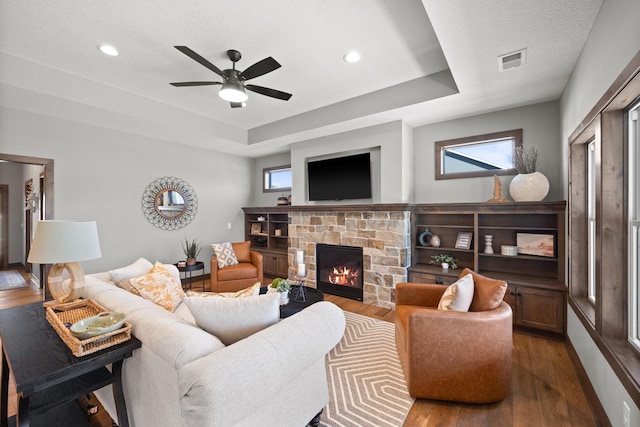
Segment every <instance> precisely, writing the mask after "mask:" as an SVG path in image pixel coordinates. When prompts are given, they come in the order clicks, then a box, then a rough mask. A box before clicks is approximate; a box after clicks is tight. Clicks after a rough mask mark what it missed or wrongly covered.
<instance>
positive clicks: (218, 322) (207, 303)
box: [184, 294, 280, 345]
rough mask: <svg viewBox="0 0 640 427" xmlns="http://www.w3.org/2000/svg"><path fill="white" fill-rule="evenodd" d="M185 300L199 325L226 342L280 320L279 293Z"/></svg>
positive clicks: (250, 333) (245, 336)
mask: <svg viewBox="0 0 640 427" xmlns="http://www.w3.org/2000/svg"><path fill="white" fill-rule="evenodd" d="M184 303H185V304H186V305H187V307H189V310H190V311H191V314H192V315H193V318H194V319H195V320H196V324H197V325H198V326H199V327H201V328H202V329H204V330H205V331H207V332H209V333H210V334H212V335H215V336H216V337H218V338H219V339H220V341H222V342H223V343H224V344H225V345H231V344H233V343H235V342H237V341H240V340H241V339H244V338H247V337H248V336H250V335H252V334H255V333H256V332H258V331H261V330H262V329H264V328H267V327H269V326H271V325H273V324H276V323H278V320H279V319H280V295H279V294H265V295H257V296H251V297H244V298H202V297H187V298H185V300H184Z"/></svg>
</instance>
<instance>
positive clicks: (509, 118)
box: [413, 101, 563, 203]
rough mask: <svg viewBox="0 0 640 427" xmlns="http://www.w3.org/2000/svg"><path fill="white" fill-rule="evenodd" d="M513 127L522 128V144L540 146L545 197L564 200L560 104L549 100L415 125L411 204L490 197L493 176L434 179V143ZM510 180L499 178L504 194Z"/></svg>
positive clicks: (539, 163)
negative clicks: (546, 183)
mask: <svg viewBox="0 0 640 427" xmlns="http://www.w3.org/2000/svg"><path fill="white" fill-rule="evenodd" d="M511 129H522V130H523V132H522V140H523V144H524V145H525V146H529V145H533V146H535V147H536V148H537V149H538V171H540V172H541V173H543V174H544V175H545V176H546V177H547V179H548V180H549V187H550V188H549V194H548V195H547V197H546V198H545V200H563V180H562V159H561V157H560V155H561V145H562V144H561V140H560V117H559V108H558V102H557V101H551V102H544V103H541V104H534V105H529V106H526V107H519V108H513V109H510V110H503V111H498V112H495V113H489V114H482V115H478V116H473V117H466V118H463V119H458V120H451V121H447V122H442V123H436V124H431V125H426V126H421V127H417V128H415V129H414V134H413V147H414V153H413V155H414V184H415V197H414V200H415V202H416V203H439V202H444V203H451V202H486V201H487V200H488V199H490V198H492V197H493V186H494V178H493V177H485V178H464V179H443V180H436V179H435V174H436V172H435V145H434V144H435V142H436V141H444V140H448V139H454V138H462V137H466V136H473V135H483V134H487V133H493V132H501V131H506V130H511ZM512 178H513V176H501V177H500V180H501V181H502V189H503V196H504V197H509V183H510V182H511V179H512Z"/></svg>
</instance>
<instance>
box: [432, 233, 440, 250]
mask: <svg viewBox="0 0 640 427" xmlns="http://www.w3.org/2000/svg"><path fill="white" fill-rule="evenodd" d="M431 246H433V247H434V248H439V247H440V237H438V235H437V234H434V235H433V237H431Z"/></svg>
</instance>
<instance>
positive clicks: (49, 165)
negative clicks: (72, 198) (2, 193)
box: [0, 153, 54, 299]
mask: <svg viewBox="0 0 640 427" xmlns="http://www.w3.org/2000/svg"><path fill="white" fill-rule="evenodd" d="M0 160H4V161H7V162H12V163H20V164H23V165H39V166H44V170H43V172H42V175H41V177H40V183H41V186H40V212H39V218H40V219H53V218H54V211H53V206H54V188H53V175H54V161H53V159H46V158H42V157H31V156H20V155H14V154H6V153H0ZM7 196H8V191H7ZM5 200H6V202H5V203H3V204H2V206H0V214H1V212H2V211H1V209H6V210H7V214H3V215H2V218H5V220H6V223H7V225H6V231H5V229H0V231H1V232H2V234H1V235H0V246H2V245H4V244H5V241H7V243H6V245H7V248H6V250H5V249H4V246H3V247H2V249H1V250H2V255H3V256H2V258H3V259H6V257H7V256H8V234H9V229H8V219H7V218H8V212H9V206H8V197H6V198H5ZM45 201H46V203H44V202H45ZM21 208H22V206H21ZM27 213H28V214H30V213H31V211H29V210H28V211H27ZM21 216H22V215H21ZM28 216H29V217H32V215H28ZM2 218H0V227H3V225H2ZM21 222H22V221H21ZM28 223H29V221H25V222H24V225H23V226H22V228H23V229H22V230H20V231H21V233H20V234H19V235H25V236H30V235H31V234H32V233H31V231H32V230H27V229H26V228H27V227H28V226H27V224H28ZM31 226H33V224H31ZM27 232H28V233H29V234H26V233H27ZM25 241H26V239H25ZM25 251H26V252H25V263H26V257H27V256H28V250H27V248H26V246H25ZM25 266H26V265H25ZM48 267H50V266H48V265H40V266H39V279H40V280H39V282H40V287H41V288H44V289H45V293H46V294H47V296H46V297H45V299H50V296H49V295H48V287H47V286H46V277H47V272H48ZM5 268H6V267H5Z"/></svg>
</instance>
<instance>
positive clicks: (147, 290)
mask: <svg viewBox="0 0 640 427" xmlns="http://www.w3.org/2000/svg"><path fill="white" fill-rule="evenodd" d="M129 283H130V284H131V286H132V287H133V288H135V289H136V290H137V291H138V293H139V294H140V296H142V297H143V298H145V299H147V300H149V301H151V302H153V303H155V304H157V305H159V306H161V307H163V308H165V309H166V310H169V311H173V310H175V309H176V307H177V306H178V304H180V301H182V300H183V299H184V298H185V294H184V291H183V290H182V284H181V283H180V280H178V279H176V278H175V276H174V275H173V274H171V272H170V271H169V270H168V269H167V268H166V267H165V266H164V265H162V264H161V263H159V262H156V264H155V265H154V266H153V268H152V269H151V271H149V273H147V274H145V275H144V276H140V277H135V278H132V279H129Z"/></svg>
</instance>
